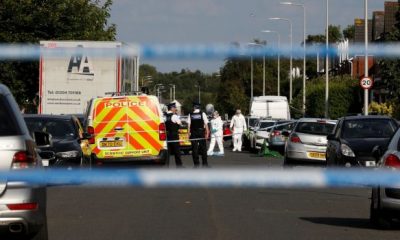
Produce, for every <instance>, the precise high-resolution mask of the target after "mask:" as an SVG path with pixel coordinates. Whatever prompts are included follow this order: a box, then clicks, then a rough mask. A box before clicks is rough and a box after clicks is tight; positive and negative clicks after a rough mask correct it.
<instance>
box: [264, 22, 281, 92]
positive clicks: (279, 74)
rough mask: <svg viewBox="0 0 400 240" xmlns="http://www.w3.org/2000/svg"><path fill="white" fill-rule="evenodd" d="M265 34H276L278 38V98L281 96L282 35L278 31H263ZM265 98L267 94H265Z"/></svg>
mask: <svg viewBox="0 0 400 240" xmlns="http://www.w3.org/2000/svg"><path fill="white" fill-rule="evenodd" d="M261 32H263V33H275V34H276V35H277V36H278V84H277V93H278V96H280V95H281V53H280V47H281V34H280V33H279V32H277V31H271V30H263V31H261ZM264 90H265V81H264ZM264 96H265V94H264Z"/></svg>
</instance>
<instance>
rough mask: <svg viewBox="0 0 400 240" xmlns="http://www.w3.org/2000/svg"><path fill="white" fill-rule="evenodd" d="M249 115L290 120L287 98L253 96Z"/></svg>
mask: <svg viewBox="0 0 400 240" xmlns="http://www.w3.org/2000/svg"><path fill="white" fill-rule="evenodd" d="M250 115H251V116H255V117H260V118H268V119H276V120H290V109H289V104H288V100H287V98H286V97H283V96H261V97H254V98H253V101H252V103H251V110H250Z"/></svg>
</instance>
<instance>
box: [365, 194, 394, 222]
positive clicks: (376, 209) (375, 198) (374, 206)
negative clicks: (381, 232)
mask: <svg viewBox="0 0 400 240" xmlns="http://www.w3.org/2000/svg"><path fill="white" fill-rule="evenodd" d="M378 192H379V189H378ZM369 219H370V222H371V224H372V225H373V226H374V227H376V228H378V229H390V228H391V219H390V218H389V216H388V215H387V214H386V213H385V212H384V211H383V210H382V209H381V208H380V201H379V194H376V193H374V190H372V194H371V206H370V215H369Z"/></svg>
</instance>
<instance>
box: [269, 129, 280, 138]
mask: <svg viewBox="0 0 400 240" xmlns="http://www.w3.org/2000/svg"><path fill="white" fill-rule="evenodd" d="M280 135H281V132H280V131H278V130H275V131H273V132H272V133H271V136H272V137H276V136H280Z"/></svg>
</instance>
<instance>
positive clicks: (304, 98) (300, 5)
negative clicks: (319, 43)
mask: <svg viewBox="0 0 400 240" xmlns="http://www.w3.org/2000/svg"><path fill="white" fill-rule="evenodd" d="M280 4H281V5H288V6H296V7H302V8H303V13H304V19H303V27H304V28H303V49H304V53H303V55H304V57H303V115H305V114H306V6H305V5H304V4H302V3H293V2H281V3H280Z"/></svg>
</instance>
